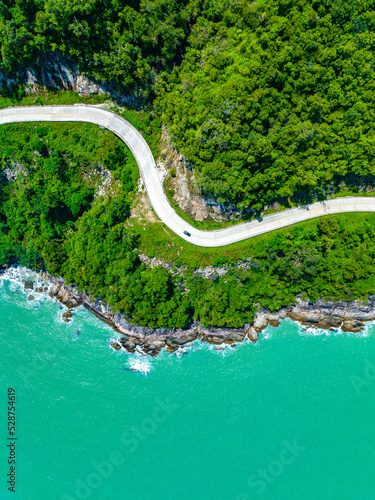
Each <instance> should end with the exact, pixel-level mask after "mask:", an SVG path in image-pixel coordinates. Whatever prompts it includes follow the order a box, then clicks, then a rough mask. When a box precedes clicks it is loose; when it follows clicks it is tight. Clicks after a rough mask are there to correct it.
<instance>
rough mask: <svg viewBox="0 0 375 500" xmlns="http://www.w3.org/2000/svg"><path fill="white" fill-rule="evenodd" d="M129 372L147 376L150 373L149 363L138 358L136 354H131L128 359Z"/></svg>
mask: <svg viewBox="0 0 375 500" xmlns="http://www.w3.org/2000/svg"><path fill="white" fill-rule="evenodd" d="M129 370H131V371H134V372H140V373H142V374H143V375H148V374H149V373H150V371H151V363H150V361H149V358H146V357H145V356H140V355H138V354H135V355H134V354H133V355H132V356H131V357H130V358H129Z"/></svg>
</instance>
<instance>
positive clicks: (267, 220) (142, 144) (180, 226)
mask: <svg viewBox="0 0 375 500" xmlns="http://www.w3.org/2000/svg"><path fill="white" fill-rule="evenodd" d="M16 122H88V123H94V124H96V125H100V126H101V127H104V128H106V129H108V130H111V131H112V132H114V133H115V134H116V135H117V136H118V137H119V138H120V139H121V140H122V141H124V142H125V144H126V145H127V146H128V147H129V149H130V150H131V151H132V153H133V155H134V157H135V159H136V161H137V164H138V167H139V170H140V172H141V175H142V178H143V182H144V184H145V186H146V190H147V194H148V197H149V199H150V202H151V204H152V206H153V208H154V210H155V212H156V214H157V216H158V217H159V218H160V219H161V220H162V221H163V222H164V224H165V225H166V226H168V227H169V228H170V229H171V230H172V231H173V232H174V233H176V234H177V235H178V236H180V237H181V238H183V239H185V240H186V241H188V242H189V243H192V244H193V245H197V246H201V247H221V246H225V245H229V244H231V243H236V242H238V241H242V240H245V239H247V238H252V237H253V236H258V235H260V234H264V233H268V232H269V231H274V230H275V229H280V228H282V227H286V226H291V225H292V224H296V223H298V222H303V221H306V220H309V219H313V218H315V217H322V216H324V215H328V214H338V213H344V212H375V198H366V197H347V198H336V199H334V200H328V201H324V202H317V203H312V204H311V205H304V206H300V207H295V208H291V209H288V210H283V211H282V212H278V213H274V214H271V215H266V216H265V217H264V218H263V220H262V221H261V222H259V221H258V220H253V221H251V222H245V223H241V224H236V225H233V226H230V227H227V228H225V229H219V230H216V231H201V230H199V229H196V228H195V227H193V226H191V225H190V224H189V223H188V222H186V221H184V220H183V219H182V218H181V217H180V216H179V215H177V213H176V212H175V210H174V209H173V208H172V207H171V205H170V204H169V201H168V199H167V197H166V195H165V193H164V190H163V184H162V182H161V180H160V178H159V175H158V171H157V168H156V164H155V160H154V157H153V155H152V153H151V151H150V148H149V147H148V145H147V142H146V141H145V140H144V138H143V137H142V135H141V134H140V132H138V130H136V129H135V128H134V127H133V126H132V125H131V124H130V123H129V122H127V121H126V120H124V119H123V118H121V117H120V116H118V115H117V114H115V113H113V112H111V111H106V110H104V109H101V108H98V107H94V106H87V105H74V106H30V107H11V108H5V109H1V110H0V125H1V124H5V123H16ZM184 231H187V232H189V233H190V235H191V236H187V235H185V234H184Z"/></svg>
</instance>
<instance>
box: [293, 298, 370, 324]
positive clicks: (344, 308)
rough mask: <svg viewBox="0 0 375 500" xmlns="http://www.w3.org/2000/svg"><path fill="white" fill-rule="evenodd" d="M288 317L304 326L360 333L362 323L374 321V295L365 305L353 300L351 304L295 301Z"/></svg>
mask: <svg viewBox="0 0 375 500" xmlns="http://www.w3.org/2000/svg"><path fill="white" fill-rule="evenodd" d="M289 317H290V318H291V319H293V320H295V321H299V322H301V323H303V324H305V325H313V326H315V327H317V328H335V327H338V326H341V325H342V323H343V325H342V327H341V328H342V329H343V330H344V331H353V332H355V331H360V330H361V329H363V322H364V321H371V320H374V319H375V295H371V296H370V297H369V299H368V302H367V303H366V304H361V303H360V302H359V301H357V300H354V301H351V302H344V301H341V302H331V301H329V302H325V301H323V300H318V301H317V302H315V303H310V302H306V301H301V300H299V301H297V303H296V305H295V306H294V307H293V308H292V309H291V310H290V312H289Z"/></svg>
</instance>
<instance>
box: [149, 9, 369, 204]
mask: <svg viewBox="0 0 375 500" xmlns="http://www.w3.org/2000/svg"><path fill="white" fill-rule="evenodd" d="M374 6H375V3H374V2H373V1H365V2H357V1H350V2H349V1H348V2H342V1H336V0H328V1H325V2H314V1H300V2H296V1H287V0H285V1H280V0H271V1H268V0H267V1H257V2H253V3H251V4H249V3H248V2H239V3H238V2H236V3H235V4H233V3H232V4H230V3H229V4H228V7H227V8H226V10H225V12H224V13H223V15H222V17H220V19H217V20H216V21H215V20H212V19H211V18H210V17H209V16H202V17H201V18H200V19H199V21H198V22H197V23H196V24H195V26H194V27H193V29H192V33H191V35H190V37H189V47H188V48H187V52H186V56H185V58H184V60H183V62H182V64H181V65H180V66H179V67H177V68H175V69H174V71H173V72H172V73H170V74H164V75H163V78H162V80H161V81H160V82H159V84H158V94H159V98H158V109H159V111H160V112H161V113H163V121H164V122H165V123H166V124H167V126H168V128H169V130H170V131H171V132H172V137H173V140H174V141H175V143H176V144H177V146H178V148H179V149H181V150H182V151H183V152H184V153H185V154H186V156H187V157H188V159H189V161H190V162H191V163H192V164H193V166H194V167H195V168H196V170H197V171H198V172H199V173H200V177H199V182H200V185H201V187H202V188H203V190H204V191H205V192H206V193H209V194H213V195H215V196H216V197H218V199H219V200H222V201H228V200H229V201H231V202H233V203H235V204H237V205H238V206H239V207H242V208H245V207H249V206H250V207H252V208H256V209H258V210H261V209H262V207H263V206H264V205H265V204H267V203H269V202H270V201H272V200H274V199H281V200H287V199H288V198H291V199H292V200H293V201H297V202H298V203H301V201H309V200H311V199H312V198H315V197H320V198H322V197H325V196H326V194H327V192H330V191H332V190H333V189H334V188H335V186H338V185H340V183H341V182H343V181H345V182H346V184H347V185H348V186H349V187H350V186H356V185H358V184H365V185H367V184H370V185H372V184H373V175H374V172H375V159H374V145H375V133H374V125H373V124H374V118H375V114H374V104H375V86H374V74H375V73H374V62H373V61H374V60H373V57H374V48H375V35H374V29H373V28H374V26H375V11H374ZM191 110H194V112H191Z"/></svg>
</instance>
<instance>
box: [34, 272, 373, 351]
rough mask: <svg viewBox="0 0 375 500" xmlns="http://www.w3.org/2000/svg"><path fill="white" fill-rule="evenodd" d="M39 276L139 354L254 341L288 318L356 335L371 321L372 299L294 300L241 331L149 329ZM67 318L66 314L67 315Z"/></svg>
mask: <svg viewBox="0 0 375 500" xmlns="http://www.w3.org/2000/svg"><path fill="white" fill-rule="evenodd" d="M41 277H42V278H44V279H47V280H49V281H50V282H51V283H52V284H51V286H50V288H49V291H50V295H51V296H52V297H55V298H56V299H57V300H58V301H60V302H61V303H63V304H64V305H66V306H67V307H68V308H73V307H76V306H78V305H81V304H82V305H83V306H84V307H85V308H86V309H88V310H89V311H91V312H92V313H93V314H95V315H96V316H97V317H98V318H100V319H101V320H103V321H105V322H106V323H107V324H109V325H111V326H112V327H113V328H114V329H115V330H116V331H118V332H119V333H121V334H122V337H121V339H120V340H118V341H117V342H114V343H113V344H112V347H113V348H114V349H121V348H124V349H126V350H128V351H130V352H133V351H134V350H135V349H136V348H137V346H138V348H141V349H142V351H144V352H146V353H148V354H150V355H152V356H156V355H157V354H158V353H159V352H160V350H161V349H163V348H166V349H167V350H168V351H170V352H173V351H174V350H176V349H178V348H179V347H180V346H183V345H185V344H187V343H189V342H192V341H194V340H196V339H200V340H202V341H203V342H209V343H212V344H222V343H226V344H235V343H238V342H242V341H243V340H244V339H245V338H248V339H249V340H251V341H252V342H256V341H257V340H258V334H259V333H260V332H262V331H263V330H264V329H265V328H266V327H267V326H268V325H270V326H273V327H277V326H279V324H280V320H281V319H284V318H290V319H292V320H294V321H297V322H299V323H301V324H302V325H304V326H306V327H313V328H322V329H337V328H339V327H340V328H341V330H342V331H345V332H354V333H356V332H360V331H361V330H363V329H364V322H366V321H371V320H375V296H370V297H369V299H368V302H366V303H365V304H362V303H361V302H360V301H351V302H344V301H341V302H333V301H330V302H327V301H323V300H318V301H317V302H315V303H311V302H308V301H302V300H297V302H296V304H294V305H293V306H291V307H288V308H284V309H281V310H280V311H278V312H276V313H271V312H269V311H267V310H265V309H261V310H259V311H258V313H257V315H256V317H255V319H254V321H253V323H252V324H245V325H244V326H243V328H238V329H236V328H205V327H203V326H202V325H201V324H200V323H199V322H198V321H195V322H193V323H191V324H189V325H187V327H186V328H183V329H179V328H171V329H167V328H149V327H144V326H140V325H135V324H133V323H132V322H131V320H130V318H128V317H126V316H124V315H121V314H119V313H113V312H112V311H111V308H110V307H109V306H108V304H106V303H105V302H104V301H102V300H99V299H96V300H94V301H93V300H91V299H90V297H89V296H88V295H87V293H86V292H79V291H78V290H77V289H76V288H75V287H72V286H67V285H66V284H65V283H64V281H63V280H62V279H61V278H55V277H53V276H49V275H48V274H43V273H41ZM69 317H70V315H69Z"/></svg>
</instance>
